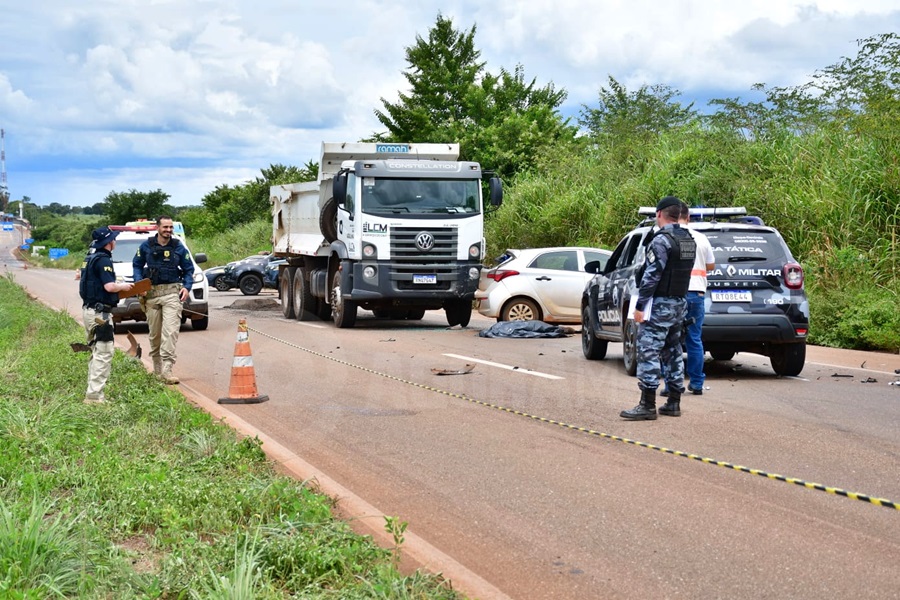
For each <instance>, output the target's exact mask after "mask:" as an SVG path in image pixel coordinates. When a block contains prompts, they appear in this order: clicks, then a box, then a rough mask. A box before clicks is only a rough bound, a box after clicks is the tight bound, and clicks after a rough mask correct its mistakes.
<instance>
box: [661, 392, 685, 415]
mask: <svg viewBox="0 0 900 600" xmlns="http://www.w3.org/2000/svg"><path fill="white" fill-rule="evenodd" d="M659 414H661V415H666V416H667V417H680V416H681V392H676V391H675V390H669V397H668V398H667V399H666V403H665V404H663V405H662V406H660V407H659Z"/></svg>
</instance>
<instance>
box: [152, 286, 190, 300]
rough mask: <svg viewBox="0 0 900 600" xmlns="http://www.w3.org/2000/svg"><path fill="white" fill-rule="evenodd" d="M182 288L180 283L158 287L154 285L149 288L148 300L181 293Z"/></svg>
mask: <svg viewBox="0 0 900 600" xmlns="http://www.w3.org/2000/svg"><path fill="white" fill-rule="evenodd" d="M182 287H184V286H183V285H182V284H180V283H160V284H159V285H154V286H153V287H151V288H150V291H149V292H147V297H148V298H158V297H159V296H168V295H169V294H177V293H178V292H180V291H181V288H182Z"/></svg>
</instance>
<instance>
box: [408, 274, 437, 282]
mask: <svg viewBox="0 0 900 600" xmlns="http://www.w3.org/2000/svg"><path fill="white" fill-rule="evenodd" d="M413 283H437V275H413Z"/></svg>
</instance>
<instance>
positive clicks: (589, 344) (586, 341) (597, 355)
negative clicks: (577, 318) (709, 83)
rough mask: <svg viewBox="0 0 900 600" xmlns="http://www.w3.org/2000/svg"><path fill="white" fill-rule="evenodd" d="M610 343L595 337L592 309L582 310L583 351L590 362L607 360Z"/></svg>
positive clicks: (587, 307)
mask: <svg viewBox="0 0 900 600" xmlns="http://www.w3.org/2000/svg"><path fill="white" fill-rule="evenodd" d="M608 346H609V342H607V341H606V340H598V339H597V338H596V336H594V325H593V323H591V307H590V306H585V307H584V308H582V309H581V351H582V352H584V357H585V358H587V359H588V360H602V359H604V358H606V349H607V347H608Z"/></svg>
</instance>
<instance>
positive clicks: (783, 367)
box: [769, 342, 806, 377]
mask: <svg viewBox="0 0 900 600" xmlns="http://www.w3.org/2000/svg"><path fill="white" fill-rule="evenodd" d="M769 360H771V361H772V370H773V371H775V374H776V375H781V376H782V377H793V376H795V375H799V374H800V371H802V370H803V364H804V363H805V362H806V342H800V343H799V344H779V345H777V346H773V347H772V351H771V353H770V354H769Z"/></svg>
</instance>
